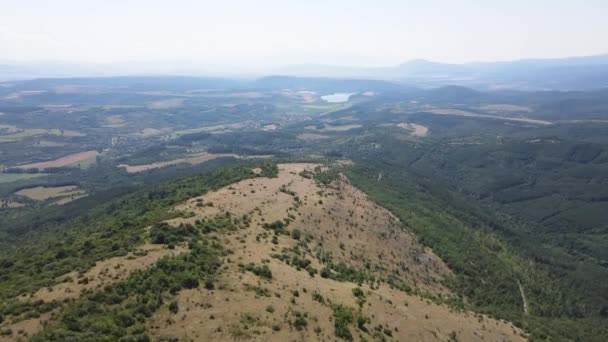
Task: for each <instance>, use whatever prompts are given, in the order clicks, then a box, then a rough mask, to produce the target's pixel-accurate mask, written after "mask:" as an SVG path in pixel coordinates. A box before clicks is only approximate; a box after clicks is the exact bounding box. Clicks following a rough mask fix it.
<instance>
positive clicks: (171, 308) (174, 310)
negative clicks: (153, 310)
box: [169, 301, 179, 314]
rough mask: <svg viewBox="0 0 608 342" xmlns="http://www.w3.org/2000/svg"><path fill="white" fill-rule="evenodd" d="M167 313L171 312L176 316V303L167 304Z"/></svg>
mask: <svg viewBox="0 0 608 342" xmlns="http://www.w3.org/2000/svg"><path fill="white" fill-rule="evenodd" d="M169 311H171V312H172V313H174V314H176V313H177V312H178V311H179V304H177V301H172V302H171V303H170V304H169Z"/></svg>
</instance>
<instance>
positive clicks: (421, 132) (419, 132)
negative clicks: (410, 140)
mask: <svg viewBox="0 0 608 342" xmlns="http://www.w3.org/2000/svg"><path fill="white" fill-rule="evenodd" d="M397 127H401V128H403V129H406V130H408V131H409V132H410V134H411V135H413V136H416V137H426V136H427V135H428V134H429V128H428V127H426V126H422V125H418V124H415V123H407V122H403V123H400V124H397Z"/></svg>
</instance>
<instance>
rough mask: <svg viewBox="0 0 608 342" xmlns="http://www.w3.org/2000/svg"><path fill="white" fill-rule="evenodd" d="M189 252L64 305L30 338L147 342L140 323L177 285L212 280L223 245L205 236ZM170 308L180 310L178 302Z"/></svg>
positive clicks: (174, 292) (194, 285)
mask: <svg viewBox="0 0 608 342" xmlns="http://www.w3.org/2000/svg"><path fill="white" fill-rule="evenodd" d="M192 247H193V248H192V250H191V252H190V253H187V254H186V255H183V256H178V257H173V258H163V259H161V260H159V261H158V262H157V263H156V264H155V265H154V266H153V267H152V268H150V269H148V270H145V271H135V272H133V273H132V274H131V275H130V276H129V277H128V278H127V280H125V281H121V282H118V283H116V284H114V285H112V286H107V287H106V288H104V289H103V290H102V291H100V292H95V293H93V294H90V295H87V296H85V297H84V298H81V299H78V300H76V301H74V302H72V303H69V304H67V307H66V308H65V309H64V311H63V314H62V316H61V318H60V319H59V320H58V321H57V322H55V323H52V324H51V325H49V326H48V327H46V328H45V329H44V331H43V332H42V333H40V334H39V335H37V336H34V337H33V339H32V340H33V341H66V340H76V341H86V340H96V341H118V340H121V341H147V340H149V338H148V337H147V336H146V334H145V329H144V327H143V324H144V323H145V321H146V319H147V318H149V317H151V316H152V314H154V312H156V310H158V308H160V307H161V306H162V305H163V303H165V302H166V301H167V300H168V299H170V298H171V297H172V296H174V295H175V294H177V293H178V292H179V291H180V290H181V289H189V288H195V287H198V285H199V282H200V281H201V280H205V281H208V280H212V279H213V278H214V277H215V275H216V273H217V271H218V269H219V266H220V265H221V263H220V260H219V256H220V255H221V254H222V253H223V251H222V248H221V246H220V245H218V244H217V243H216V242H211V243H210V242H209V241H207V240H203V241H202V242H201V243H197V244H195V245H193V246H192ZM168 309H169V311H170V312H172V313H173V314H176V313H177V312H178V311H179V307H178V304H177V302H175V301H171V302H170V303H169V305H168Z"/></svg>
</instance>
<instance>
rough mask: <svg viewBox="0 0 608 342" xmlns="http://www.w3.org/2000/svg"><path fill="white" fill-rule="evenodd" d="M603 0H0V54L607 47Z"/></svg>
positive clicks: (250, 60)
mask: <svg viewBox="0 0 608 342" xmlns="http://www.w3.org/2000/svg"><path fill="white" fill-rule="evenodd" d="M607 18H608V1H607V0H570V1H565V0H527V1H520V0H509V1H504V0H500V1H498V0H484V1H481V0H477V1H462V0H461V1H458V0H452V1H438V0H425V1H408V0H397V1H390V0H374V1H357V0H349V1H342V0H298V1H291V0H282V1H271V0H247V1H245V0H241V1H236V0H216V1H207V0H198V1H195V0H171V1H159V0H145V1H139V0H97V1H92V0H0V60H4V61H16V62H48V61H65V62H79V63H118V62H120V63H123V62H138V63H162V62H166V61H174V62H176V61H177V62H183V63H192V64H197V65H219V66H245V67H252V68H254V67H269V66H273V65H274V66H277V65H290V64H309V63H315V64H334V65H346V66H388V65H396V64H400V63H403V62H405V61H407V60H410V59H418V58H422V59H428V60H433V61H439V62H450V63H462V62H469V61H497V60H513V59H521V58H554V57H567V56H582V55H593V54H605V53H608V19H607Z"/></svg>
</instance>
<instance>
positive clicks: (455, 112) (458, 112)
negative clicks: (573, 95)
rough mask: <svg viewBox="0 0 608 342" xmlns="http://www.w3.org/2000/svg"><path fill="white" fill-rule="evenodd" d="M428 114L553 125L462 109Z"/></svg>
mask: <svg viewBox="0 0 608 342" xmlns="http://www.w3.org/2000/svg"><path fill="white" fill-rule="evenodd" d="M425 112H426V113H431V114H439V115H457V116H464V117H471V118H486V119H494V120H502V121H514V122H525V123H530V124H536V125H552V124H553V123H552V122H551V121H545V120H538V119H530V118H525V117H507V116H495V115H486V114H479V113H473V112H468V111H465V110H460V109H429V110H425Z"/></svg>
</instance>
